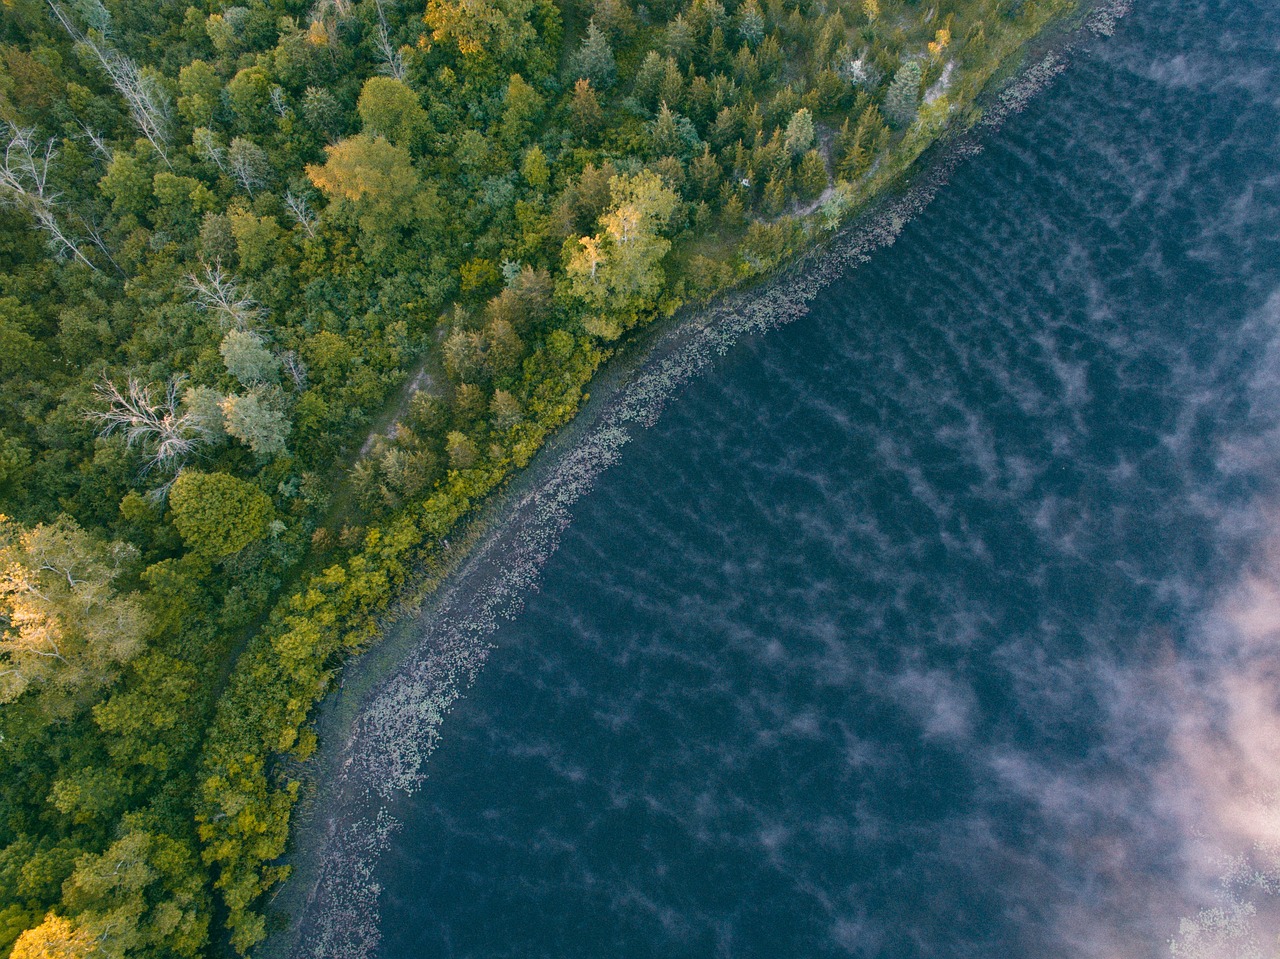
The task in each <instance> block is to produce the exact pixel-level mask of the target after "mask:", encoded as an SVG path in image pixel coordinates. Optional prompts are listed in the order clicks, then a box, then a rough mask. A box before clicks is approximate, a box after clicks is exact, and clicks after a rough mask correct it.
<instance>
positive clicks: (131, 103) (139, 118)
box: [48, 0, 170, 166]
mask: <svg viewBox="0 0 1280 959" xmlns="http://www.w3.org/2000/svg"><path fill="white" fill-rule="evenodd" d="M48 4H49V8H50V9H51V10H52V11H53V15H54V17H56V18H57V20H58V22H59V23H60V24H62V28H63V29H64V30H66V31H67V33H68V34H69V35H70V36H71V39H72V40H74V41H75V42H76V43H79V44H82V45H83V46H84V47H85V48H86V49H87V50H89V51H90V52H91V53H92V54H93V55H94V57H95V59H97V61H98V65H99V66H100V67H102V70H103V72H104V73H106V75H107V78H108V79H109V80H110V81H111V85H112V86H114V87H115V88H116V92H117V93H119V94H120V96H121V97H122V98H123V99H124V102H125V105H126V106H128V108H129V116H130V117H131V118H132V119H133V122H134V125H135V126H137V128H138V130H139V131H140V132H141V133H142V135H143V136H144V137H146V138H147V141H148V142H149V143H150V144H151V146H152V147H154V148H155V151H156V152H157V153H158V154H160V159H161V160H163V161H164V164H165V166H169V154H168V144H169V127H170V121H169V98H168V96H167V95H166V94H165V91H164V89H163V88H162V87H161V86H160V84H159V83H158V82H157V81H156V79H155V77H153V76H150V75H149V74H146V73H144V72H143V71H142V70H141V69H140V68H139V67H138V65H137V64H136V63H134V62H133V61H132V60H130V59H129V58H128V57H126V56H125V55H124V54H122V53H120V52H119V51H118V50H116V49H114V48H113V47H111V46H109V45H108V44H107V42H106V40H105V39H99V38H98V37H95V36H94V35H93V34H92V33H91V32H88V31H85V30H81V29H80V27H79V26H78V25H77V24H76V22H75V20H73V19H72V18H71V14H69V13H68V12H67V11H66V10H65V9H64V8H63V7H62V5H61V4H60V3H58V2H57V0H48ZM104 15H105V12H104ZM101 26H105V21H104V22H103V24H102V25H101ZM100 29H101V27H100Z"/></svg>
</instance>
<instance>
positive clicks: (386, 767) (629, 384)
mask: <svg viewBox="0 0 1280 959" xmlns="http://www.w3.org/2000/svg"><path fill="white" fill-rule="evenodd" d="M1126 10H1127V3H1126V2H1125V0H1112V2H1104V3H1101V4H1099V5H1097V6H1095V7H1092V8H1090V9H1085V10H1081V11H1077V12H1076V13H1075V14H1073V15H1072V16H1071V17H1070V18H1068V19H1067V20H1065V21H1062V22H1061V23H1060V24H1058V25H1056V26H1055V27H1054V28H1051V29H1050V31H1049V32H1048V33H1047V34H1045V35H1043V36H1042V37H1041V38H1038V39H1037V40H1036V41H1033V42H1032V44H1031V46H1030V47H1028V48H1027V54H1026V55H1025V57H1024V59H1023V61H1022V66H1021V68H1020V69H1018V70H1017V71H1015V72H1012V73H1011V74H1010V75H1009V77H1008V78H1007V79H1005V81H1004V82H1003V83H1002V84H1001V85H1000V88H999V90H998V92H996V93H994V94H992V95H991V101H990V102H989V104H987V109H986V110H984V112H983V114H982V116H981V118H980V119H979V120H978V121H977V122H976V123H974V124H973V125H972V126H971V127H969V128H968V129H959V130H956V131H954V132H952V133H949V134H946V135H944V137H943V138H942V140H941V141H939V142H938V143H936V144H934V145H933V146H931V147H930V148H929V149H928V151H926V154H925V155H924V156H923V157H922V158H920V159H919V160H918V161H917V166H916V167H915V169H914V171H913V175H912V176H911V178H910V180H909V181H908V182H907V184H906V186H905V189H903V188H902V187H899V188H898V191H897V192H892V191H890V192H888V193H886V194H885V195H883V196H881V197H880V198H879V199H877V200H876V201H874V203H873V205H872V206H871V208H870V209H868V210H867V211H865V212H864V213H863V214H862V215H860V216H858V217H856V218H855V219H854V221H853V222H851V223H850V224H848V225H847V226H846V227H844V228H843V229H841V230H840V231H838V232H837V233H836V234H835V235H833V236H831V237H828V238H826V239H825V240H823V241H821V242H818V243H816V244H814V245H813V246H812V247H810V249H808V250H806V251H805V252H804V253H803V254H801V255H800V256H799V257H798V258H796V260H794V261H793V262H792V263H790V264H789V265H787V266H786V267H784V268H783V269H782V270H781V271H780V272H779V273H777V274H775V275H774V276H772V277H769V278H764V279H762V280H759V281H757V282H755V283H753V284H751V285H749V286H747V287H745V288H743V289H740V290H736V291H732V292H730V293H728V294H725V295H723V296H722V297H720V298H719V299H718V301H717V302H714V303H712V304H710V305H708V306H704V307H698V308H693V309H691V310H690V311H689V312H688V313H687V314H686V313H679V314H677V315H676V316H675V317H672V318H671V319H668V320H662V321H659V322H657V323H654V324H652V325H651V326H650V327H648V328H647V329H646V330H645V331H643V333H641V334H640V335H639V336H638V337H636V338H635V339H634V340H632V341H631V342H629V343H628V344H627V345H626V346H625V347H624V349H623V350H622V351H621V353H620V355H616V356H614V357H613V358H612V359H611V360H610V361H609V362H607V363H606V364H605V366H604V368H603V369H602V370H601V371H600V373H599V374H598V376H597V377H596V379H595V380H594V381H593V382H592V384H591V397H590V399H589V400H588V401H587V402H586V403H585V404H584V405H583V407H582V409H581V410H580V411H579V412H578V414H577V415H576V416H575V417H574V418H573V419H572V420H571V421H570V422H569V423H568V424H567V425H566V426H564V427H563V428H562V429H561V430H559V431H558V432H557V433H556V434H555V435H553V436H552V437H551V438H549V439H548V441H547V442H546V444H545V445H544V447H543V448H542V449H541V450H540V451H539V452H538V454H537V455H536V456H535V458H534V460H533V462H532V463H530V465H529V466H528V467H527V468H526V469H524V470H522V471H520V472H519V473H518V474H516V475H515V476H514V477H512V478H511V479H510V480H509V481H508V482H507V483H506V485H505V486H504V487H502V488H501V489H500V490H498V491H497V492H496V493H495V495H493V496H491V497H490V498H489V500H488V501H487V502H486V503H485V504H484V505H483V506H482V507H481V508H480V509H479V510H478V511H477V513H476V515H475V516H474V517H473V518H472V519H471V520H470V521H469V523H468V525H467V531H466V533H465V535H464V536H463V537H462V538H461V539H462V541H461V542H459V543H457V544H455V545H453V546H451V547H450V550H449V552H450V557H449V559H448V561H447V562H446V563H445V564H444V568H443V571H442V572H441V573H439V574H438V575H436V576H434V577H431V578H428V579H425V580H424V581H422V582H420V583H419V584H417V585H416V586H415V587H414V589H413V590H412V591H411V595H410V596H408V597H406V598H405V599H404V600H403V601H401V602H400V603H398V604H397V607H396V612H395V613H394V614H393V615H392V616H390V617H388V628H387V631H386V635H385V637H384V639H383V640H382V641H381V642H379V643H378V644H377V645H376V646H374V647H373V648H372V649H370V650H369V651H368V652H366V653H365V654H363V655H362V656H360V657H359V658H358V659H355V660H353V661H351V662H350V663H348V664H347V665H346V666H345V667H344V669H343V672H342V681H341V682H340V684H339V686H338V689H337V690H336V691H334V692H332V693H331V694H330V695H329V696H327V697H325V699H324V701H323V703H322V704H321V705H320V707H319V708H318V710H317V714H316V719H315V722H314V726H315V728H316V730H317V732H318V733H319V734H320V737H321V742H322V746H321V749H320V751H319V752H318V753H317V755H316V757H314V758H313V759H312V760H310V761H309V762H308V763H307V764H306V765H305V766H300V767H297V768H295V770H294V772H295V773H296V774H297V775H299V777H300V778H302V779H303V780H304V781H305V783H306V792H305V797H304V798H303V799H301V800H300V801H299V803H298V805H297V807H296V808H295V812H294V817H295V818H294V823H293V827H292V829H291V832H292V837H291V842H290V851H289V853H288V854H287V856H286V861H287V862H288V863H290V864H291V865H293V866H294V868H295V875H294V876H292V877H291V878H290V879H289V880H287V881H286V882H285V883H284V884H283V885H282V886H281V887H280V889H278V890H277V893H276V895H275V896H274V897H272V900H271V903H270V909H271V911H272V913H274V914H275V915H276V916H279V914H280V913H281V912H283V913H285V914H287V915H288V916H289V920H288V925H287V927H286V928H283V929H280V928H277V929H276V931H275V932H274V933H273V935H272V936H271V937H270V938H269V939H268V940H267V941H266V942H265V943H264V944H263V945H262V947H261V948H260V949H259V950H257V953H256V954H257V955H259V956H299V957H301V956H310V957H317V959H318V957H327V956H341V957H344V959H348V957H349V959H357V957H361V956H369V955H372V954H373V953H374V952H375V950H376V948H377V944H378V941H379V938H380V934H379V926H378V910H377V900H378V896H379V894H380V889H379V887H378V886H377V884H376V881H375V880H374V878H373V874H374V869H375V866H376V862H377V858H378V856H379V854H380V852H381V851H382V849H384V848H386V844H387V843H388V842H389V840H390V837H391V836H392V834H393V833H394V831H395V829H396V828H397V827H398V823H397V822H396V821H395V819H394V817H393V816H392V815H391V812H390V809H391V807H392V805H393V803H394V802H395V801H396V797H397V796H398V795H399V794H401V793H405V794H407V793H410V792H412V791H413V790H414V789H416V788H417V787H418V786H419V785H420V784H421V782H422V780H423V779H424V778H425V776H426V770H425V768H424V767H425V764H426V760H427V759H428V758H429V755H430V753H431V751H432V750H433V749H434V747H435V746H436V744H437V743H438V742H439V739H440V729H441V726H442V724H443V721H444V717H445V716H446V715H447V713H448V711H449V709H450V707H451V706H452V704H453V703H454V702H455V701H456V700H457V698H458V697H459V696H461V695H463V694H464V693H465V691H466V689H467V688H468V687H469V686H470V685H471V683H472V682H473V681H474V680H475V678H476V676H477V675H478V673H479V670H480V669H481V668H482V667H483V665H484V663H485V661H486V660H487V657H488V652H489V650H490V649H492V648H493V647H492V645H491V643H490V641H489V637H490V636H491V635H492V633H493V631H494V630H495V629H496V628H497V625H498V619H499V617H505V618H511V617H512V616H514V615H515V614H516V613H518V612H519V610H520V607H521V605H522V602H523V597H524V595H525V594H526V592H527V590H528V589H529V588H531V587H533V588H536V584H537V580H538V577H539V574H540V571H541V568H542V566H543V565H544V564H545V562H546V560H547V558H548V557H549V556H550V555H551V553H552V552H554V551H555V548H556V546H557V544H558V540H559V536H560V534H561V532H562V531H563V530H564V529H565V528H566V527H567V525H568V523H569V522H570V521H571V515H570V511H571V508H572V506H573V504H574V503H575V502H576V501H577V499H578V498H579V497H580V496H581V495H583V494H584V493H585V492H587V491H588V490H589V489H590V488H591V486H592V485H593V483H594V481H595V479H596V478H597V477H598V476H599V475H600V474H601V473H603V472H604V470H606V469H607V468H608V467H609V466H611V465H613V463H615V462H616V461H617V460H618V458H619V456H620V455H621V450H622V448H623V447H624V446H625V445H626V443H627V442H629V440H630V439H631V438H632V436H633V435H634V431H635V429H636V427H637V424H638V425H639V426H640V427H648V426H651V425H652V424H653V423H654V422H655V421H656V420H657V418H658V417H659V416H660V414H661V412H662V409H663V407H664V406H665V403H666V402H667V401H668V400H669V399H671V398H672V397H673V396H674V395H675V394H676V392H677V391H678V390H679V389H680V388H681V387H682V386H683V385H684V384H685V383H687V382H688V381H689V380H691V379H692V378H693V377H694V376H696V375H698V374H699V373H700V372H701V371H703V370H704V369H705V368H706V367H707V366H708V365H709V364H710V363H712V362H713V361H714V360H715V359H716V357H718V356H721V355H723V354H724V353H725V352H726V351H727V350H728V349H729V348H731V347H732V346H733V345H734V344H735V343H736V342H737V341H738V340H740V339H741V338H742V337H743V336H745V335H751V334H760V333H764V332H767V331H769V330H771V329H775V328H777V327H780V326H783V325H785V324H787V323H789V322H791V321H792V320H795V319H798V318H800V317H801V316H804V315H805V314H806V313H807V312H808V305H809V303H810V302H811V301H812V299H813V298H814V297H815V296H817V295H818V293H820V292H821V291H822V290H823V289H824V288H825V287H826V286H827V285H828V284H829V283H831V282H832V281H834V280H835V279H837V278H838V277H840V276H843V275H845V274H846V273H847V272H849V271H850V270H851V269H853V268H856V266H857V265H858V264H860V263H862V262H865V261H866V260H867V259H868V258H869V257H870V255H871V254H872V253H873V252H874V251H875V250H877V249H879V248H881V247H884V246H888V245H891V244H892V243H893V242H894V240H895V239H896V237H897V235H898V234H899V233H900V232H901V230H902V229H903V227H904V226H905V225H906V223H907V222H909V221H910V220H911V219H912V218H913V217H914V216H916V215H918V214H919V213H920V212H921V211H922V210H923V209H924V208H925V207H926V206H927V205H928V203H929V202H930V201H931V200H932V199H933V197H934V196H936V194H937V192H938V191H939V190H940V189H941V188H942V187H943V186H944V185H945V184H946V183H947V182H948V180H949V179H950V176H951V174H952V173H953V172H954V170H955V169H956V168H957V167H958V166H959V165H960V164H961V163H963V162H965V161H967V160H968V159H970V158H972V157H974V156H976V155H977V154H979V153H981V151H982V148H983V141H984V140H985V138H986V136H987V135H988V134H990V133H991V132H994V131H995V130H997V129H999V127H1000V125H1001V124H1002V123H1003V122H1004V120H1005V119H1006V118H1008V117H1009V116H1010V115H1012V114H1014V113H1016V112H1018V111H1019V110H1020V109H1021V107H1022V106H1023V105H1024V104H1025V103H1026V101H1027V100H1028V99H1029V98H1030V97H1031V96H1033V95H1034V94H1035V93H1036V92H1038V91H1039V90H1040V89H1042V88H1043V87H1044V86H1045V85H1047V83H1048V82H1049V81H1050V80H1052V79H1053V78H1054V77H1055V76H1056V75H1057V74H1058V73H1060V72H1061V71H1062V70H1063V69H1065V67H1066V66H1067V62H1068V58H1069V56H1070V55H1071V54H1072V53H1074V52H1076V51H1077V50H1078V49H1079V48H1080V47H1082V46H1083V45H1085V44H1086V43H1088V42H1090V41H1091V40H1092V39H1094V38H1095V37H1097V36H1107V35H1110V33H1111V31H1112V30H1113V29H1114V24H1115V21H1116V20H1117V19H1118V18H1119V17H1121V16H1123V14H1124V13H1125V12H1126Z"/></svg>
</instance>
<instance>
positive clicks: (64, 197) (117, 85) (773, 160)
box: [0, 0, 1071, 959]
mask: <svg viewBox="0 0 1280 959" xmlns="http://www.w3.org/2000/svg"><path fill="white" fill-rule="evenodd" d="M1070 5H1071V4H1070V2H1069V0H687V2H686V0H648V2H646V3H637V2H633V0H427V2H426V4H425V6H423V5H421V3H420V2H419V3H415V2H413V0H306V2H300V0H244V2H242V3H232V2H224V0H198V2H197V3H196V5H192V4H191V3H189V2H188V0H131V2H123V0H105V2H100V0H0V140H2V145H3V161H2V165H0V379H2V380H3V390H0V409H2V410H3V415H2V416H0V630H2V633H0V959H3V957H7V956H11V957H13V959H37V957H39V959H45V957H55V956H56V957H60V959H76V957H99V956H101V957H126V956H130V957H132V956H138V957H141V956H146V957H158V959H164V957H195V956H215V955H218V956H222V955H234V954H241V955H244V954H248V953H251V952H252V950H253V949H254V947H255V945H257V944H258V943H260V942H261V941H262V940H263V939H264V938H265V937H266V936H267V935H268V934H269V933H270V931H271V929H272V928H273V925H274V924H276V923H281V922H285V921H287V917H283V916H277V915H274V914H273V913H272V912H271V910H270V906H269V900H270V892H271V891H272V889H273V888H274V887H275V886H276V885H277V884H278V883H280V882H281V881H282V880H284V879H285V878H286V876H287V868H286V867H284V866H282V865H281V863H280V860H281V857H282V854H283V853H284V852H285V850H286V848H287V845H288V842H289V837H290V817H291V813H292V811H293V808H294V804H295V801H296V799H297V796H298V789H299V786H298V776H297V770H298V769H299V766H300V764H303V763H305V762H306V760H307V759H308V757H309V756H311V754H312V753H313V752H314V750H315V749H316V745H317V743H316V736H315V733H314V731H313V730H312V729H311V728H309V725H308V723H309V718H310V717H311V714H312V711H313V708H314V706H315V705H316V703H317V702H318V701H319V700H320V699H321V697H323V696H324V695H325V693H326V691H328V690H329V689H331V688H332V687H333V685H334V684H335V681H336V679H337V677H338V676H339V675H340V673H341V669H342V665H343V663H344V661H346V659H347V658H348V657H350V656H352V655H355V654H357V653H358V652H359V651H361V650H362V649H365V648H367V647H368V646H369V645H370V644H371V643H374V642H376V640H377V638H378V636H379V634H380V631H381V630H382V628H383V626H384V625H385V621H386V618H387V616H388V610H389V609H390V608H391V607H392V605H393V604H394V603H395V602H396V600H397V597H399V596H400V595H402V593H403V592H404V591H405V590H406V589H407V588H409V586H410V585H412V584H413V583H415V582H418V581H420V580H421V577H422V576H423V575H424V571H429V570H431V569H432V568H433V564H435V563H438V562H439V560H440V556H441V551H442V548H443V544H444V543H445V541H446V538H447V537H448V536H449V535H450V534H451V533H455V532H456V531H457V530H458V528H459V527H460V524H464V523H465V522H466V520H467V518H468V517H469V516H470V515H471V514H472V513H473V511H474V510H475V508H476V506H477V504H478V503H480V502H481V501H483V500H484V498H485V497H486V495H487V494H489V493H490V492H491V491H493V490H494V489H495V488H497V487H499V486H500V485H501V484H502V483H503V482H504V481H505V480H507V479H508V478H509V477H510V476H511V475H512V473H513V471H515V470H518V469H520V468H521V467H523V466H525V465H526V464H527V463H528V462H529V461H530V459H531V457H532V456H533V455H534V454H535V452H536V451H537V450H538V448H539V447H540V446H541V444H542V443H543V442H544V440H545V439H546V437H547V436H548V435H549V434H550V433H552V432H553V431H554V430H556V429H557V428H558V427H560V426H562V425H563V424H564V423H566V422H567V421H568V420H569V419H570V418H571V417H572V416H573V415H574V413H575V411H576V410H577V409H578V407H579V406H580V404H581V403H582V402H583V399H584V397H585V396H586V394H587V391H588V389H589V386H590V383H591V380H592V377H593V375H594V374H595V373H596V371H597V370H598V368H599V367H600V366H601V364H602V363H604V362H605V361H606V360H607V359H608V357H609V356H610V355H611V354H612V353H613V352H614V351H616V350H617V349H618V348H619V347H620V346H622V345H624V344H625V343H626V342H627V340H628V337H629V336H630V335H632V331H633V330H636V329H637V328H639V327H641V326H643V325H645V324H649V323H652V322H654V321H655V320H661V319H662V318H664V317H673V316H675V315H676V314H677V312H678V311H681V310H688V309H694V308H696V307H697V305H698V304H701V303H705V302H706V301H708V300H709V299H711V298H713V297H715V296H716V295H717V294H718V293H721V292H723V291H725V290H728V289H730V288H733V287H738V286H740V285H742V284H744V283H750V282H752V281H753V279H755V278H759V277H765V276H768V275H769V274H771V273H772V272H773V271H775V270H776V269H777V268H778V267H779V266H780V265H782V264H784V263H786V262H787V261H788V260H789V259H791V258H792V257H793V256H794V255H795V254H796V253H797V252H799V251H800V250H802V249H805V248H807V247H809V246H810V245H812V244H814V243H817V242H820V241H821V240H822V239H823V237H825V236H828V235H830V234H831V233H832V232H833V231H834V230H836V229H838V228H839V226H840V225H841V224H842V223H845V222H847V221H849V220H850V218H852V217H855V216H856V215H857V214H858V212H859V211H860V210H863V209H865V208H866V207H867V205H868V204H870V203H872V202H873V201H874V200H875V198H876V197H877V196H879V195H881V194H883V193H884V191H886V190H889V189H893V188H895V187H896V186H898V185H900V184H901V183H902V182H903V179H904V177H906V176H908V175H909V173H910V171H911V170H912V168H913V166H914V165H915V164H916V163H917V161H918V159H919V158H920V156H921V154H922V153H924V151H925V150H926V149H927V148H928V147H929V146H930V145H931V144H932V143H934V142H935V141H937V139H938V138H939V137H940V136H942V135H944V134H945V133H946V131H948V130H950V129H957V128H964V127H966V126H968V125H970V124H972V123H973V122H974V121H975V120H976V119H977V117H978V116H979V113H980V102H981V101H980V96H981V94H982V93H983V91H984V90H987V89H989V88H990V87H991V85H992V83H993V81H994V80H998V79H999V78H1000V77H1002V76H1006V75H1008V73H1009V71H1011V70H1012V69H1014V68H1015V67H1016V65H1017V63H1018V62H1019V58H1020V56H1021V55H1022V53H1023V51H1025V49H1026V47H1027V45H1028V44H1029V43H1030V42H1031V41H1033V40H1034V39H1035V38H1036V37H1037V36H1038V35H1040V34H1041V33H1042V32H1043V30H1044V29H1045V28H1046V27H1047V26H1048V25H1049V24H1050V23H1052V22H1054V21H1056V20H1058V19H1060V18H1061V17H1062V16H1063V15H1064V14H1065V13H1067V12H1068V10H1069V8H1070ZM904 282H905V280H904Z"/></svg>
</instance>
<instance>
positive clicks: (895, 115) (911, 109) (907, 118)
mask: <svg viewBox="0 0 1280 959" xmlns="http://www.w3.org/2000/svg"><path fill="white" fill-rule="evenodd" d="M923 78H924V74H923V73H922V71H921V69H920V64H919V63H917V62H916V61H914V60H912V61H910V62H908V63H904V64H903V65H902V66H900V67H899V68H898V72H897V73H895V74H894V75H893V82H892V83H891V84H889V92H888V93H886V94H885V97H884V112H885V114H886V115H887V116H888V117H889V121H890V122H891V123H893V125H894V126H897V127H899V128H901V127H909V126H911V124H912V123H914V122H915V119H916V112H917V111H918V110H919V109H920V84H921V82H922V81H923Z"/></svg>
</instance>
